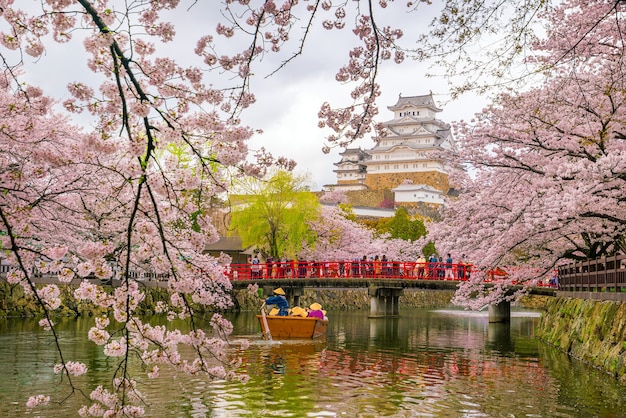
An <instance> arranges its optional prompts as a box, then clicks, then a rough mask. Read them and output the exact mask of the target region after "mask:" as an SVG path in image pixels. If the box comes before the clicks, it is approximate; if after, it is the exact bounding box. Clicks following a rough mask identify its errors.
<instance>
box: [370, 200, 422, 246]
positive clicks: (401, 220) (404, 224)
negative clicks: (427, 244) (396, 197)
mask: <svg viewBox="0 0 626 418" xmlns="http://www.w3.org/2000/svg"><path fill="white" fill-rule="evenodd" d="M376 231H377V232H378V233H388V234H389V235H390V236H391V238H400V239H403V240H406V241H415V240H417V239H419V238H421V237H423V236H425V235H426V233H427V232H426V226H424V222H422V221H421V220H419V219H411V217H410V216H409V212H408V211H407V210H406V208H403V207H399V208H398V209H396V212H395V214H394V216H393V217H392V218H385V219H381V220H380V221H379V222H378V225H377V226H376Z"/></svg>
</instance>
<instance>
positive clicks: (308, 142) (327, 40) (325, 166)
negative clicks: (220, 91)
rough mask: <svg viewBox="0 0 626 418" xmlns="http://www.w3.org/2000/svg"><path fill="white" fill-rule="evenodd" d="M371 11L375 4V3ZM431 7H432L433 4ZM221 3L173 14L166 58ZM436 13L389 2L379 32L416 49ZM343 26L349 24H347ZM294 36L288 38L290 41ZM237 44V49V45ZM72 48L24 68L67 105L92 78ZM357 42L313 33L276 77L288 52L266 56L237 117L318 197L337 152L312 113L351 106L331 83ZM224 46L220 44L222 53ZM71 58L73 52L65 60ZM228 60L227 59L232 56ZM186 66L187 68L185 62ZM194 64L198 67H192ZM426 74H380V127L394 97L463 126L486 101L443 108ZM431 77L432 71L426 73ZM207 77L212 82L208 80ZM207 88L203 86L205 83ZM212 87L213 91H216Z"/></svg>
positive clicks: (387, 70) (440, 86)
mask: <svg viewBox="0 0 626 418" xmlns="http://www.w3.org/2000/svg"><path fill="white" fill-rule="evenodd" d="M22 2H24V4H25V5H26V4H28V3H30V4H32V5H36V4H37V0H31V1H30V2H29V1H28V0H20V2H19V5H20V6H21V5H22V4H21V3H22ZM192 3H194V2H193V1H192V0H182V1H181V4H183V5H190V4H192ZM373 3H377V2H373ZM434 3H437V2H434ZM219 4H220V3H218V2H217V1H213V0H211V1H210V2H204V1H203V2H197V3H195V4H194V5H193V7H192V8H191V9H189V10H186V7H182V8H181V9H180V10H178V11H177V12H176V13H175V14H174V18H175V19H176V22H175V23H176V31H177V37H176V39H175V41H174V42H173V43H171V44H167V45H165V46H163V51H166V53H167V55H169V56H176V57H178V56H179V54H180V57H181V59H183V60H186V59H187V58H188V57H193V48H194V47H195V44H196V39H197V38H198V37H199V36H200V35H201V34H204V33H207V32H213V31H214V28H215V23H216V21H217V18H219V16H220V15H219V11H218V9H217V6H218V5H219ZM435 12H436V6H420V9H419V10H418V12H417V13H411V14H407V13H406V8H405V3H403V2H393V3H390V5H389V7H388V8H387V9H386V10H385V14H380V15H379V16H378V19H379V25H381V23H382V25H383V26H386V25H390V26H394V27H400V28H402V29H403V31H404V33H405V36H404V37H403V38H402V40H403V41H404V42H405V45H409V46H410V45H412V44H414V39H415V36H416V35H415V33H413V34H412V33H411V32H415V31H416V30H423V29H424V28H425V27H426V25H427V24H428V22H430V20H431V19H432V16H433V14H434V13H435ZM346 23H347V24H346V26H349V22H346ZM299 38H300V36H297V35H294V36H293V40H294V41H297V40H299ZM235 42H236V41H235ZM73 43H74V45H73V46H72V45H69V46H70V47H71V49H68V45H55V44H52V43H49V44H48V45H47V54H46V56H45V57H43V58H41V59H40V60H38V61H37V62H32V58H29V57H27V58H26V59H27V60H28V59H30V60H31V61H30V62H27V63H26V65H27V66H26V69H27V71H28V80H29V81H30V82H31V83H32V84H35V85H40V86H42V87H43V88H44V90H45V91H46V93H47V94H53V95H55V96H57V97H58V98H59V99H64V98H67V93H66V91H65V86H66V85H67V83H68V82H69V81H70V80H80V81H87V82H89V80H90V79H91V78H92V77H93V75H92V74H91V73H90V72H89V70H87V69H86V66H85V62H84V61H85V59H84V58H85V56H84V54H83V53H82V45H80V43H79V42H78V40H75V41H74V42H73ZM355 43H356V38H355V37H354V35H353V34H352V32H351V31H349V30H343V31H325V30H323V29H321V28H320V27H319V22H318V24H317V25H316V27H315V29H314V32H313V34H312V36H310V38H309V39H308V41H307V43H306V44H305V51H304V54H303V55H302V56H300V57H298V58H297V59H296V60H295V61H293V62H292V63H290V64H289V65H288V66H287V67H285V68H284V69H282V70H281V71H280V72H278V73H277V74H275V75H273V76H271V77H267V75H268V74H269V73H270V72H271V71H273V70H274V69H275V68H276V67H277V66H278V65H279V64H280V63H281V62H282V60H283V59H284V57H285V56H288V54H290V53H292V52H293V48H291V49H289V48H287V47H285V48H284V54H283V55H279V56H273V55H271V54H270V55H266V56H265V58H264V60H263V62H261V63H260V64H259V65H258V66H257V67H254V68H253V71H254V74H255V76H254V77H253V80H252V89H253V92H254V93H255V94H256V97H257V103H256V104H255V105H254V106H253V107H251V108H249V109H248V110H247V111H246V112H245V113H244V115H243V116H242V121H243V122H244V124H247V125H250V126H251V127H253V128H255V129H261V130H263V132H264V133H263V135H258V136H256V137H255V138H253V140H252V141H251V143H250V147H251V148H252V149H257V148H259V147H261V146H264V147H265V148H266V149H268V150H269V151H271V152H272V153H273V154H275V155H283V156H285V157H288V158H291V159H293V160H295V161H296V162H297V164H298V165H297V167H296V171H297V172H298V173H308V174H310V176H311V179H312V184H311V186H312V189H313V190H320V189H321V188H322V186H323V185H325V184H332V183H335V182H336V176H335V173H333V169H335V165H334V164H333V163H336V162H338V161H339V159H340V157H339V152H341V149H339V148H335V149H333V150H332V151H331V153H330V154H323V153H322V147H323V146H324V143H325V142H324V137H325V136H326V135H328V134H329V132H328V131H322V130H320V129H319V128H318V127H317V123H318V118H317V113H318V111H319V109H320V106H321V105H322V103H323V102H325V101H328V102H330V104H331V105H332V106H333V107H338V106H345V105H349V104H351V101H350V98H349V92H350V90H351V88H352V87H351V86H348V87H345V86H341V85H339V84H338V83H337V82H335V79H334V76H335V73H336V72H337V69H338V68H339V66H341V65H343V63H344V62H345V61H346V56H347V53H348V51H349V50H350V49H351V47H352V46H353V45H354V44H355ZM226 45H227V44H223V45H222V46H223V47H225V46H226ZM70 51H71V52H70ZM231 52H232V51H231ZM190 63H191V62H190ZM196 64H197V63H196ZM427 70H428V67H427V65H425V64H420V63H416V62H415V61H409V60H407V61H405V62H404V63H403V64H402V65H396V64H394V63H393V62H391V61H389V62H386V63H385V65H384V66H383V67H382V68H381V72H380V78H379V81H378V82H379V84H380V85H381V89H382V96H381V97H380V100H379V102H378V105H379V109H380V113H379V116H378V121H386V120H389V119H391V117H392V113H391V112H390V111H389V110H388V109H387V106H391V105H393V104H395V103H396V101H397V99H398V95H399V94H402V96H416V95H422V94H428V93H429V92H431V91H432V93H433V97H434V99H435V102H436V103H437V104H438V105H439V107H441V108H443V112H441V113H440V114H439V119H441V120H443V121H445V122H448V123H451V122H453V121H457V120H461V119H465V120H468V119H471V118H472V116H473V115H474V114H475V113H477V112H480V110H481V109H482V108H483V107H484V106H485V104H486V100H485V99H484V98H480V97H476V96H475V95H468V96H466V97H463V98H462V99H460V100H459V101H455V102H449V97H448V86H447V83H446V81H445V80H443V79H441V78H425V74H426V73H427ZM432 71H433V70H432V69H431V70H430V72H432ZM209 77H211V76H209ZM211 81H212V80H210V79H209V82H211ZM216 86H217V84H216ZM373 145H374V142H373V141H372V140H371V137H367V138H365V139H362V140H360V141H359V142H356V143H354V144H353V145H351V147H357V146H360V147H362V148H364V149H368V148H371V147H373Z"/></svg>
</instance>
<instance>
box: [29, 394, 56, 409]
mask: <svg viewBox="0 0 626 418" xmlns="http://www.w3.org/2000/svg"><path fill="white" fill-rule="evenodd" d="M48 403H50V397H49V396H44V395H37V396H31V397H30V398H28V402H26V406H27V407H28V408H34V407H36V406H39V405H48Z"/></svg>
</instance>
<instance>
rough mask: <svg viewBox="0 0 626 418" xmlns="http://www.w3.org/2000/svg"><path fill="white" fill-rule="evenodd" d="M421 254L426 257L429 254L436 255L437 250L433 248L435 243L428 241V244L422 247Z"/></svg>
mask: <svg viewBox="0 0 626 418" xmlns="http://www.w3.org/2000/svg"><path fill="white" fill-rule="evenodd" d="M422 254H424V256H426V257H429V256H430V255H431V254H438V253H437V249H436V248H435V243H434V242H432V241H430V242H429V243H428V244H426V245H424V247H423V248H422Z"/></svg>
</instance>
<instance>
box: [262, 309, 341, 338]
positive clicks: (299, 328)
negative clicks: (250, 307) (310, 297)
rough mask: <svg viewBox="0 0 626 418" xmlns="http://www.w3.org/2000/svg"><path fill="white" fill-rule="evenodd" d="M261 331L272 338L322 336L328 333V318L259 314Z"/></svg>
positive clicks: (266, 336)
mask: <svg viewBox="0 0 626 418" xmlns="http://www.w3.org/2000/svg"><path fill="white" fill-rule="evenodd" d="M256 317H257V318H258V319H259V323H260V324H261V332H262V333H263V336H264V337H265V338H267V339H272V338H310V339H314V338H320V337H323V336H325V335H326V328H327V327H328V319H319V318H308V317H302V316H273V315H264V314H261V315H257V316H256Z"/></svg>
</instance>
